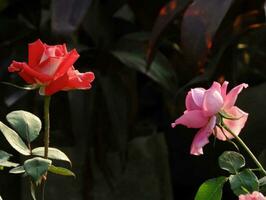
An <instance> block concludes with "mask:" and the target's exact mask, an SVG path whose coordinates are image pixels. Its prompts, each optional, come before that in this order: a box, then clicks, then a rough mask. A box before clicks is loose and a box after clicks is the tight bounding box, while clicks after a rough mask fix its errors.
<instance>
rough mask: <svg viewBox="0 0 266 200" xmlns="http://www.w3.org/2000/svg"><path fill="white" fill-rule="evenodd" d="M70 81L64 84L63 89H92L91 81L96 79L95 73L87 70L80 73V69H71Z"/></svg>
mask: <svg viewBox="0 0 266 200" xmlns="http://www.w3.org/2000/svg"><path fill="white" fill-rule="evenodd" d="M68 77H69V78H68V82H67V84H66V85H65V86H64V88H63V90H71V89H83V90H84V89H90V88H91V84H90V83H91V82H92V81H93V80H94V73H92V72H86V73H80V72H79V71H78V70H71V71H70V72H69V73H68Z"/></svg>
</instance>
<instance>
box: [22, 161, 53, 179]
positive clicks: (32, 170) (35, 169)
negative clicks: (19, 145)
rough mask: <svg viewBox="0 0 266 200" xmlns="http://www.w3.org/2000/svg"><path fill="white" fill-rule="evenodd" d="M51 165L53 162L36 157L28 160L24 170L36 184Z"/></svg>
mask: <svg viewBox="0 0 266 200" xmlns="http://www.w3.org/2000/svg"><path fill="white" fill-rule="evenodd" d="M51 164H52V161H51V160H48V159H44V158H39V157H36V158H32V159H29V160H26V161H25V162H24V169H25V172H26V173H27V175H29V176H31V177H32V179H33V180H34V181H35V182H38V181H39V180H40V178H41V176H42V175H44V174H45V173H46V172H47V170H48V168H49V166H50V165H51Z"/></svg>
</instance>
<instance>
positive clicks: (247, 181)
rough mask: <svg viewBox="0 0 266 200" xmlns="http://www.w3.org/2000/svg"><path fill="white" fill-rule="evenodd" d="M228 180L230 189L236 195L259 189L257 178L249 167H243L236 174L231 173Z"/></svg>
mask: <svg viewBox="0 0 266 200" xmlns="http://www.w3.org/2000/svg"><path fill="white" fill-rule="evenodd" d="M229 181H230V185H231V189H232V190H233V192H234V194H235V195H237V196H239V195H240V194H246V193H247V192H250V193H252V192H253V191H258V189H259V181H258V178H257V176H256V175H255V174H254V173H253V172H252V171H251V170H250V169H245V170H243V171H242V172H240V173H237V174H236V175H231V176H230V177H229Z"/></svg>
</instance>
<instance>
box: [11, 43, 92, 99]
mask: <svg viewBox="0 0 266 200" xmlns="http://www.w3.org/2000/svg"><path fill="white" fill-rule="evenodd" d="M78 57H79V54H78V53H77V51H76V50H75V49H73V50H71V51H70V52H68V51H67V48H66V45H65V44H63V45H47V44H45V43H42V41H41V40H37V41H35V42H33V43H31V44H29V59H28V63H25V62H16V61H13V62H12V64H11V65H10V66H9V67H8V70H9V72H17V73H18V74H19V75H20V76H21V78H23V79H24V80H25V81H26V82H27V83H28V84H37V85H39V86H40V93H41V94H44V95H52V94H54V93H56V92H58V91H60V90H71V89H89V88H91V82H92V81H93V80H94V74H93V73H92V72H86V73H80V72H79V71H78V70H75V68H74V66H73V64H74V63H75V62H76V60H77V59H78Z"/></svg>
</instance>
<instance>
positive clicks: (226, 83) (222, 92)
mask: <svg viewBox="0 0 266 200" xmlns="http://www.w3.org/2000/svg"><path fill="white" fill-rule="evenodd" d="M227 86H228V81H224V82H223V85H222V87H221V94H222V97H223V100H224V101H225V97H226V91H227Z"/></svg>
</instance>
